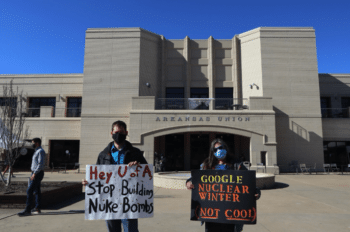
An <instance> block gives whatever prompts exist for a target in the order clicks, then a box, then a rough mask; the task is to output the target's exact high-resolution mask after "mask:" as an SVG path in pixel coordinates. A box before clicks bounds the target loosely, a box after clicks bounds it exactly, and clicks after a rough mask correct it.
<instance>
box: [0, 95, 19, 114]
mask: <svg viewBox="0 0 350 232" xmlns="http://www.w3.org/2000/svg"><path fill="white" fill-rule="evenodd" d="M0 106H2V107H4V106H7V107H10V108H11V109H12V110H11V112H12V114H16V112H17V110H16V109H17V97H12V98H10V97H0ZM9 112H10V111H9Z"/></svg>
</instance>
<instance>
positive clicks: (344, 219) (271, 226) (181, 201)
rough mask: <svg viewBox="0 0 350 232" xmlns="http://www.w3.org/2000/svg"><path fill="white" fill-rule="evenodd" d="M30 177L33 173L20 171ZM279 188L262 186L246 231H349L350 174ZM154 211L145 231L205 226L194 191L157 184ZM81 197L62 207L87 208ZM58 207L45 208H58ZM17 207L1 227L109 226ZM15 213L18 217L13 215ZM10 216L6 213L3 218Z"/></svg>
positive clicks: (143, 222)
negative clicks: (196, 213)
mask: <svg viewBox="0 0 350 232" xmlns="http://www.w3.org/2000/svg"><path fill="white" fill-rule="evenodd" d="M15 175H16V178H15V179H16V180H21V179H23V180H25V179H26V178H28V176H29V173H15ZM84 177H85V175H84V174H72V173H69V174H62V173H59V174H58V173H53V174H51V173H49V172H47V173H45V178H44V181H81V179H83V178H84ZM276 182H278V183H281V184H278V185H277V186H279V188H277V189H271V190H262V196H261V198H260V200H258V202H257V211H258V215H257V224H256V225H247V226H245V227H244V231H245V232H247V231H248V232H249V231H251V232H258V231H259V232H265V231H271V232H272V231H273V232H275V231H276V232H280V231H293V232H295V231H298V232H302V231H315V232H316V231H317V232H320V231H349V232H350V200H349V196H350V176H349V175H308V174H306V175H279V176H276ZM154 191H155V198H154V205H155V214H154V217H153V218H150V219H139V231H140V232H151V231H152V232H153V231H167V232H175V231H180V232H185V231H194V232H197V231H201V232H203V231H204V226H202V227H201V226H200V223H199V222H193V221H190V220H189V218H190V198H191V191H187V190H168V189H162V188H157V187H155V188H154ZM83 209H84V201H83V200H82V201H79V202H77V203H74V204H72V205H69V206H68V207H65V208H61V209H60V210H59V211H69V210H83ZM54 211H55V210H43V212H54ZM17 212H18V210H12V209H7V210H6V209H1V210H0V228H1V231H11V232H12V231H13V232H17V231H18V232H22V231H48V230H50V231H57V232H58V231H60V232H61V231H83V232H87V231H107V229H106V226H105V222H104V221H101V220H99V221H86V220H84V214H66V215H35V216H29V217H21V218H20V217H18V216H17V215H15V214H16V213H17ZM11 215H13V216H11ZM4 217H6V218H4Z"/></svg>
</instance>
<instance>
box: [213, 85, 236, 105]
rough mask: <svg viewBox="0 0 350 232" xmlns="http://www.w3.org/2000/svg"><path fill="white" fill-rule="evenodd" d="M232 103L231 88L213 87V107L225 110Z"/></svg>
mask: <svg viewBox="0 0 350 232" xmlns="http://www.w3.org/2000/svg"><path fill="white" fill-rule="evenodd" d="M232 105H233V88H216V89H215V109H219V110H227V109H231V107H232Z"/></svg>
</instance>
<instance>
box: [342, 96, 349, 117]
mask: <svg viewBox="0 0 350 232" xmlns="http://www.w3.org/2000/svg"><path fill="white" fill-rule="evenodd" d="M349 107H350V97H342V98H341V108H343V110H342V111H343V118H349V117H350V115H349V114H350V112H349Z"/></svg>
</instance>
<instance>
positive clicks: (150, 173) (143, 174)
mask: <svg viewBox="0 0 350 232" xmlns="http://www.w3.org/2000/svg"><path fill="white" fill-rule="evenodd" d="M146 173H148V176H149V179H150V180H152V172H151V170H150V169H149V167H148V165H146V167H145V170H143V173H142V177H145V175H146Z"/></svg>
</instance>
